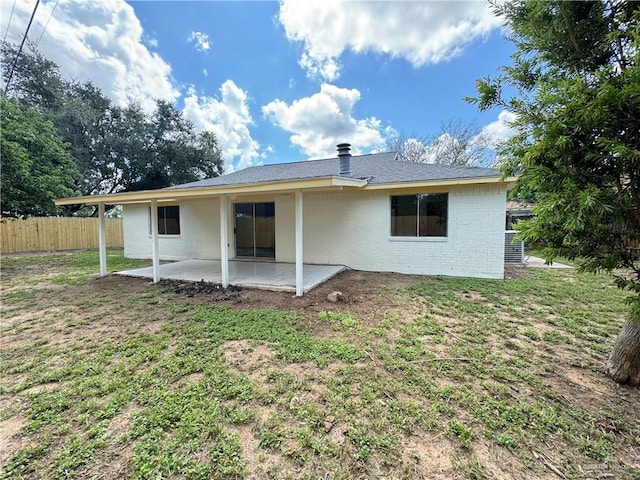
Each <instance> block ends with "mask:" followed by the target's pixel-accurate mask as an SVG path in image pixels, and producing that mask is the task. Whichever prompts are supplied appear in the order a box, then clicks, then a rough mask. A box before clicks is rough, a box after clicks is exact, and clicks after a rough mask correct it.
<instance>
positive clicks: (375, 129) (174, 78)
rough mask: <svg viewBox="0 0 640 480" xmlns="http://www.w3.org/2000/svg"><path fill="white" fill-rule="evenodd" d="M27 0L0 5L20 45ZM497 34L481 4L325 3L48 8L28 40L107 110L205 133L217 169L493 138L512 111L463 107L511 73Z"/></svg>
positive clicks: (70, 0)
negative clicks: (454, 136)
mask: <svg viewBox="0 0 640 480" xmlns="http://www.w3.org/2000/svg"><path fill="white" fill-rule="evenodd" d="M34 3H35V0H15V5H14V2H12V1H6V2H2V5H1V7H0V8H1V10H0V13H1V16H0V33H1V34H2V35H3V36H4V35H5V34H6V35H7V38H8V39H10V40H13V41H16V42H17V41H19V40H20V38H21V35H22V34H23V32H24V30H25V28H26V24H27V22H28V19H29V15H30V14H31V11H32V9H33V5H34ZM54 8H55V9H54ZM12 9H13V15H11V10H12ZM9 20H11V21H10V22H9ZM47 22H48V23H47ZM45 25H46V29H45ZM503 37H504V30H503V28H502V25H501V23H500V21H499V19H496V18H495V16H493V14H492V13H491V10H490V7H489V6H488V5H487V4H486V3H484V2H481V1H473V2H436V1H409V2H400V1H373V2H349V1H347V2H338V1H335V0H322V1H317V0H283V1H280V2H267V1H254V2H245V1H233V2H231V1H227V2H221V1H196V2H178V1H130V2H124V1H123V0H94V1H91V2H89V1H81V0H58V2H57V5H56V2H55V0H47V1H43V2H42V3H41V5H40V7H39V8H38V11H37V12H36V16H35V19H34V23H33V26H32V28H31V31H30V34H29V40H30V41H31V42H34V43H35V42H37V41H38V39H40V41H39V43H38V49H39V50H40V51H41V52H42V53H43V54H45V55H46V56H48V57H49V58H51V59H52V60H54V61H56V62H57V63H58V64H59V65H60V67H61V72H62V74H63V75H64V76H66V77H67V78H75V79H78V80H82V81H84V80H91V81H93V82H94V83H95V84H96V85H98V86H99V87H100V88H102V89H103V91H104V92H105V93H106V94H107V95H109V96H110V97H111V98H113V100H114V101H115V102H118V103H123V102H126V101H128V100H132V99H135V100H138V101H140V102H141V103H142V104H143V106H145V107H146V108H152V105H153V99H154V98H164V99H168V100H171V101H174V102H175V103H176V105H177V106H178V108H180V109H182V110H183V111H184V114H185V116H186V117H187V118H189V119H190V120H191V121H193V122H194V125H195V127H196V128H197V129H198V130H205V129H206V130H211V131H213V132H214V133H215V134H216V135H217V137H218V140H219V143H220V145H221V147H222V149H223V154H224V157H225V162H226V169H227V171H233V170H237V169H239V168H244V167H247V166H250V165H256V164H268V163H279V162H288V161H294V160H304V159H308V158H321V157H326V156H333V155H334V154H335V144H336V143H339V142H342V141H345V142H350V143H351V144H352V145H353V150H354V152H355V153H368V152H371V151H378V150H381V149H384V147H383V145H384V142H385V140H386V139H387V138H388V137H389V136H391V135H393V134H394V133H396V132H402V133H404V134H405V135H412V134H415V135H417V136H430V135H435V134H437V133H438V131H439V130H440V127H441V125H442V124H443V123H444V122H447V121H450V120H458V119H459V120H463V121H469V122H471V121H473V122H476V123H477V124H478V125H479V126H480V127H483V128H484V129H485V131H486V132H488V133H490V134H491V135H492V136H493V137H494V138H495V139H496V141H498V140H500V139H504V138H506V137H508V136H509V135H510V133H511V129H510V128H509V126H508V121H509V120H512V119H513V117H512V116H511V114H509V113H508V112H501V111H497V110H496V111H490V112H484V113H482V114H481V113H480V112H478V111H477V109H476V108H475V107H474V106H473V105H470V104H468V103H466V102H465V101H464V97H465V96H469V95H474V93H475V91H474V82H475V80H476V79H477V78H482V77H486V76H490V75H491V76H492V75H496V74H497V73H498V69H499V67H500V66H501V65H505V64H509V63H510V59H509V56H510V54H511V53H512V51H513V48H512V46H511V44H510V43H509V42H507V41H506V40H504V38H503Z"/></svg>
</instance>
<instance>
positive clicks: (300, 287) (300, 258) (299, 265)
mask: <svg viewBox="0 0 640 480" xmlns="http://www.w3.org/2000/svg"><path fill="white" fill-rule="evenodd" d="M295 202H296V208H295V212H296V213H295V217H296V297H300V296H302V294H303V293H304V276H303V272H304V254H303V251H302V247H303V234H302V226H303V225H302V206H303V204H302V190H296V198H295Z"/></svg>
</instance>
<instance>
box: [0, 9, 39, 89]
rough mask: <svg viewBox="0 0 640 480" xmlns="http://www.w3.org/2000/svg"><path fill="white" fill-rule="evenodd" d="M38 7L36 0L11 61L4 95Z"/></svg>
mask: <svg viewBox="0 0 640 480" xmlns="http://www.w3.org/2000/svg"><path fill="white" fill-rule="evenodd" d="M38 5H40V0H36V5H35V7H33V12H31V18H30V19H29V24H28V25H27V29H26V30H25V32H24V36H23V37H22V42H20V48H19V49H18V53H17V54H16V59H15V60H14V61H13V65H12V66H11V71H10V72H9V78H8V79H7V84H6V85H5V87H4V94H5V95H6V94H7V92H8V91H9V84H10V83H11V78H12V77H13V71H14V70H15V69H16V65H17V64H18V58H20V54H21V53H22V47H23V46H24V42H25V41H26V40H27V35H29V29H30V28H31V23H32V22H33V17H35V16H36V10H37V9H38Z"/></svg>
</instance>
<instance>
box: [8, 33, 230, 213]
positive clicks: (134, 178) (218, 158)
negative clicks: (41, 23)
mask: <svg viewBox="0 0 640 480" xmlns="http://www.w3.org/2000/svg"><path fill="white" fill-rule="evenodd" d="M16 53H17V48H16V47H15V46H14V45H12V44H9V43H3V44H2V47H1V48H0V54H1V56H2V60H3V63H4V64H10V63H12V62H13V58H14V57H15V54H16ZM3 74H4V76H5V81H6V76H7V75H8V72H7V71H6V70H4V71H3ZM9 94H10V95H11V98H12V99H14V100H15V101H16V102H18V103H20V104H21V105H24V106H28V107H33V108H36V109H38V110H39V111H40V112H41V114H42V115H43V117H44V118H45V119H47V120H51V121H52V122H53V124H54V125H55V127H56V129H57V131H58V133H59V135H60V136H61V137H62V139H63V141H64V143H65V145H66V148H67V150H68V152H69V154H70V155H71V158H72V159H73V161H74V163H75V164H76V166H77V169H78V171H79V172H80V174H81V177H80V178H79V179H77V189H78V190H79V192H81V194H83V195H92V194H105V193H115V192H121V191H134V190H146V189H153V188H162V187H167V186H171V185H176V184H180V183H186V182H191V181H195V180H200V179H203V178H207V177H213V176H217V175H220V174H221V173H222V171H223V164H224V162H223V159H222V155H221V152H220V149H219V148H218V145H217V142H216V139H215V136H214V135H213V134H211V133H208V132H206V133H202V134H200V135H198V134H196V133H195V129H194V126H193V124H192V123H191V122H189V121H188V120H187V119H186V118H185V117H184V116H183V114H182V112H180V111H178V110H176V108H175V106H174V105H173V104H171V103H169V102H166V101H162V100H158V101H157V102H156V108H155V110H154V111H152V112H147V111H144V110H143V109H142V108H141V107H140V105H139V104H137V103H135V102H131V103H129V104H128V105H125V106H117V105H114V104H113V102H112V101H111V100H110V99H109V98H108V97H106V96H105V94H104V93H103V92H102V91H101V90H100V89H99V88H97V87H95V86H94V85H92V84H91V83H78V82H72V81H67V80H65V79H63V78H61V76H60V74H59V70H58V66H57V65H56V64H55V63H53V62H51V61H49V60H47V59H46V58H44V57H43V56H42V55H41V54H40V53H38V52H37V51H23V53H22V55H21V56H20V59H19V61H18V64H17V67H16V70H15V73H14V76H13V80H12V83H11V85H10V89H9ZM78 209H79V207H75V209H74V208H70V209H68V210H65V213H75V212H77V211H78ZM94 213H95V212H94Z"/></svg>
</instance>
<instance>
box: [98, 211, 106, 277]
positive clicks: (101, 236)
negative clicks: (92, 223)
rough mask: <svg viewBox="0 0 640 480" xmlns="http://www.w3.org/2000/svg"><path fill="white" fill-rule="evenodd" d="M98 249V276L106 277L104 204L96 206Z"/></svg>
mask: <svg viewBox="0 0 640 480" xmlns="http://www.w3.org/2000/svg"><path fill="white" fill-rule="evenodd" d="M98 248H99V252H100V276H101V277H106V276H107V228H106V224H105V219H104V203H99V204H98Z"/></svg>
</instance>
